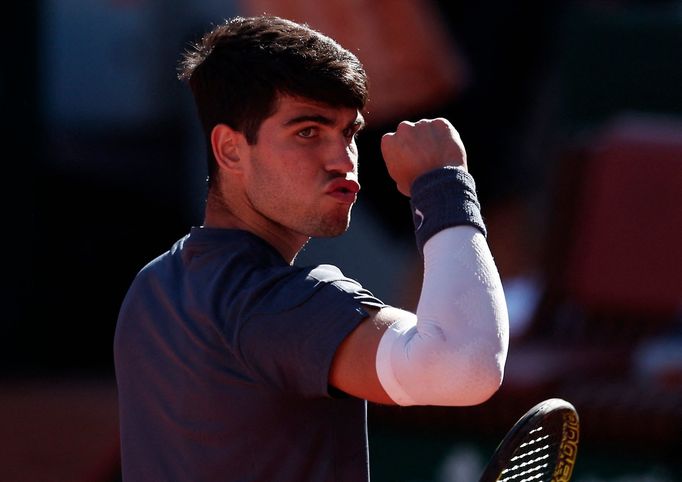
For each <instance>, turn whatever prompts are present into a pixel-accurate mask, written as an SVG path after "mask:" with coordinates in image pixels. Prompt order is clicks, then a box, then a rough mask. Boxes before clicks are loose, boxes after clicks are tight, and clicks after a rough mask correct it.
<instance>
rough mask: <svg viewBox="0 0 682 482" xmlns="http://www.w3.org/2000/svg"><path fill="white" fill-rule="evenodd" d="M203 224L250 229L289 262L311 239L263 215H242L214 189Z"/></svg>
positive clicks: (210, 192)
mask: <svg viewBox="0 0 682 482" xmlns="http://www.w3.org/2000/svg"><path fill="white" fill-rule="evenodd" d="M242 212H247V211H246V210H242ZM203 225H204V226H205V227H207V228H222V229H241V230H242V231H249V232H250V233H253V234H255V235H256V236H258V237H259V238H261V239H263V240H264V241H266V242H267V243H268V244H270V245H271V246H272V247H273V248H275V249H276V250H277V251H278V252H279V254H280V255H281V256H282V257H283V258H284V259H285V260H286V261H287V262H288V263H289V264H292V263H293V262H294V259H295V258H296V255H297V254H298V252H299V251H300V250H301V249H302V248H303V246H305V244H306V243H307V242H308V240H309V239H310V238H309V237H308V236H305V235H302V234H299V233H295V232H293V231H291V230H289V229H287V228H286V227H284V226H282V225H279V224H274V223H272V222H265V221H264V220H263V218H262V217H257V216H244V215H240V214H239V210H237V209H231V208H230V205H229V203H227V202H225V200H224V199H223V198H222V196H220V195H218V194H216V193H214V192H212V191H209V194H208V199H207V201H206V210H205V213H204V224H203Z"/></svg>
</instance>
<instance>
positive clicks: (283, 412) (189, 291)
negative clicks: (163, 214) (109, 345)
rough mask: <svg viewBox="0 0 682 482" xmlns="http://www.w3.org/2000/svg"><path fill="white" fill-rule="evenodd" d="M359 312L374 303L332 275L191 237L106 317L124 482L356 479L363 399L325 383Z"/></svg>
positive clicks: (213, 234)
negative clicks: (111, 318) (114, 315)
mask: <svg viewBox="0 0 682 482" xmlns="http://www.w3.org/2000/svg"><path fill="white" fill-rule="evenodd" d="M366 305H369V306H374V307H381V306H383V304H382V303H381V301H379V300H378V299H376V298H375V297H374V296H373V295H372V294H371V293H370V292H368V291H367V290H365V289H363V288H362V286H360V285H359V284H358V283H357V282H355V281H353V280H351V279H348V278H346V277H344V276H343V274H342V273H341V272H340V271H339V270H338V268H336V267H334V266H329V265H321V266H317V267H311V268H301V267H295V266H290V265H289V264H288V263H287V262H286V261H285V260H284V259H283V258H282V257H281V256H280V255H279V254H278V253H277V251H276V250H274V249H273V248H272V247H271V246H270V245H268V244H267V243H266V242H264V241H263V240H261V239H260V238H258V237H256V236H255V235H253V234H250V233H247V232H245V231H237V230H227V229H210V228H193V229H192V231H191V232H190V234H189V235H188V236H186V237H184V238H182V239H181V240H180V241H178V242H177V243H175V245H174V246H173V247H172V249H170V250H169V251H168V252H166V253H164V254H163V255H161V256H160V257H158V258H157V259H155V260H154V261H152V262H151V263H149V264H148V265H147V266H146V267H145V268H143V269H142V270H141V271H140V273H139V274H138V275H137V277H136V278H135V280H134V282H133V283H132V285H131V287H130V290H129V291H128V294H127V295H126V297H125V300H124V302H123V305H122V307H121V311H120V314H119V319H118V323H117V327H116V336H115V342H114V354H115V363H116V377H117V383H118V393H119V413H120V427H121V455H122V468H123V478H124V481H126V482H133V481H145V482H148V481H161V480H164V481H165V480H169V481H170V480H177V481H185V480H186V481H197V482H199V481H297V482H300V481H304V480H305V481H364V480H368V478H369V469H368V450H367V432H366V402H365V401H364V400H359V399H356V398H353V397H349V396H343V395H342V394H338V393H332V391H333V389H331V388H330V387H329V380H328V376H329V369H330V366H331V361H332V358H333V356H334V353H335V351H336V349H337V347H338V346H339V344H340V343H341V342H342V341H343V339H344V338H345V337H346V336H347V335H348V334H349V333H350V332H351V331H352V330H353V329H354V328H355V327H356V326H357V324H358V323H359V322H360V321H361V320H362V319H363V318H365V317H366V316H367V312H366V311H365V309H364V306H366Z"/></svg>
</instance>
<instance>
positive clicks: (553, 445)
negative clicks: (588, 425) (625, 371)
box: [479, 398, 580, 482]
mask: <svg viewBox="0 0 682 482" xmlns="http://www.w3.org/2000/svg"><path fill="white" fill-rule="evenodd" d="M579 434H580V423H579V420H578V412H577V411H576V410H575V407H573V405H571V404H570V403H568V402H567V401H566V400H562V399H560V398H550V399H548V400H545V401H543V402H540V403H538V404H537V405H535V406H534V407H533V408H531V409H530V410H529V411H528V412H526V414H525V415H523V417H521V418H520V419H519V420H518V421H517V422H516V423H515V424H514V426H513V427H512V428H511V430H509V432H507V435H505V437H504V438H503V439H502V441H501V442H500V444H499V445H498V446H497V449H496V450H495V452H494V453H493V456H492V457H491V459H490V462H488V465H487V466H486V468H485V470H484V472H483V475H481V478H480V479H479V480H480V482H497V481H500V482H503V481H504V482H522V481H523V482H525V481H533V482H545V481H546V482H550V481H551V482H567V481H569V480H570V479H571V474H572V473H573V466H574V465H575V460H576V456H577V455H578V439H579Z"/></svg>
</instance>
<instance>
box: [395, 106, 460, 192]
mask: <svg viewBox="0 0 682 482" xmlns="http://www.w3.org/2000/svg"><path fill="white" fill-rule="evenodd" d="M381 153H382V154H383V156H384V162H385V163H386V168H387V169H388V173H389V175H390V176H391V178H393V180H394V181H395V183H396V185H397V186H398V191H400V192H401V193H403V194H404V195H405V196H410V190H411V188H412V183H413V182H414V180H415V179H417V178H418V177H419V176H421V175H422V174H425V173H427V172H429V171H432V170H434V169H438V168H441V167H444V166H461V167H463V168H464V169H466V168H467V159H466V151H465V149H464V144H462V139H460V137H459V133H458V132H457V130H455V128H454V127H453V126H452V124H450V122H449V121H448V120H447V119H443V118H440V117H439V118H437V119H422V120H420V121H419V122H416V123H413V122H407V121H403V122H401V123H400V124H399V125H398V128H397V129H396V131H395V132H389V133H387V134H384V136H383V137H382V138H381Z"/></svg>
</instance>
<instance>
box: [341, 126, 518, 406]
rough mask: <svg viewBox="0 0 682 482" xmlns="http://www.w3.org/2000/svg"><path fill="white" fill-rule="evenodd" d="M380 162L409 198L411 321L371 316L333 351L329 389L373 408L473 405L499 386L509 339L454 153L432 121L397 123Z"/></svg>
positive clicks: (451, 135) (462, 162) (452, 134)
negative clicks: (420, 274) (415, 249)
mask: <svg viewBox="0 0 682 482" xmlns="http://www.w3.org/2000/svg"><path fill="white" fill-rule="evenodd" d="M382 152H383V155H384V160H385V162H386V165H387V168H388V171H389V174H390V175H391V177H392V178H393V180H394V181H395V182H396V185H397V188H398V190H399V191H400V192H402V193H403V194H405V195H407V196H411V195H413V194H414V197H413V209H414V210H415V225H416V227H417V241H418V244H419V246H420V249H422V250H423V255H424V264H425V265H424V281H423V284H422V291H421V296H420V300H419V304H418V307H417V310H416V311H417V313H416V314H413V313H409V312H406V311H403V310H398V309H396V308H383V309H381V310H376V311H373V312H371V313H370V316H368V317H367V318H366V319H365V320H364V321H363V322H362V323H361V324H360V325H359V326H358V327H357V328H356V329H355V330H354V331H353V332H352V333H351V334H350V335H349V336H348V337H347V338H346V339H345V340H344V342H343V343H342V344H341V346H340V347H339V349H338V350H337V352H336V354H335V357H334V361H333V363H332V368H331V373H330V383H331V384H332V385H333V386H335V387H336V388H339V389H341V390H343V391H344V392H346V393H349V394H351V395H354V396H357V397H359V398H364V399H367V400H370V401H373V402H378V403H398V404H401V405H415V404H419V405H472V404H477V403H481V402H483V401H485V400H486V399H488V398H489V397H490V396H491V395H492V394H493V393H494V392H495V391H496V390H497V389H498V388H499V385H500V383H501V381H502V376H503V372H504V363H505V359H506V353H507V346H508V338H509V335H508V333H509V330H508V320H507V311H506V305H505V301H504V295H503V292H502V285H501V282H500V279H499V275H498V273H497V269H496V268H495V264H494V261H493V259H492V256H491V254H490V251H489V249H488V246H487V244H486V242H485V238H484V235H483V234H482V232H485V228H484V226H483V224H482V220H481V218H480V213H479V212H478V203H477V201H476V198H475V192H474V191H473V187H472V183H473V181H472V180H471V178H470V177H469V176H468V174H465V172H466V166H467V163H466V153H465V150H464V146H463V145H462V143H461V140H460V139H459V135H458V133H457V132H456V130H455V129H454V128H453V127H452V126H451V125H450V123H449V122H448V121H446V120H445V119H435V120H429V121H420V122H417V123H416V124H412V123H408V122H404V123H401V124H400V125H399V127H398V129H397V131H396V132H395V133H390V134H386V135H385V136H384V138H383V139H382ZM415 180H418V182H415ZM413 189H414V193H413ZM414 203H419V205H414ZM422 210H423V211H422Z"/></svg>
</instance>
